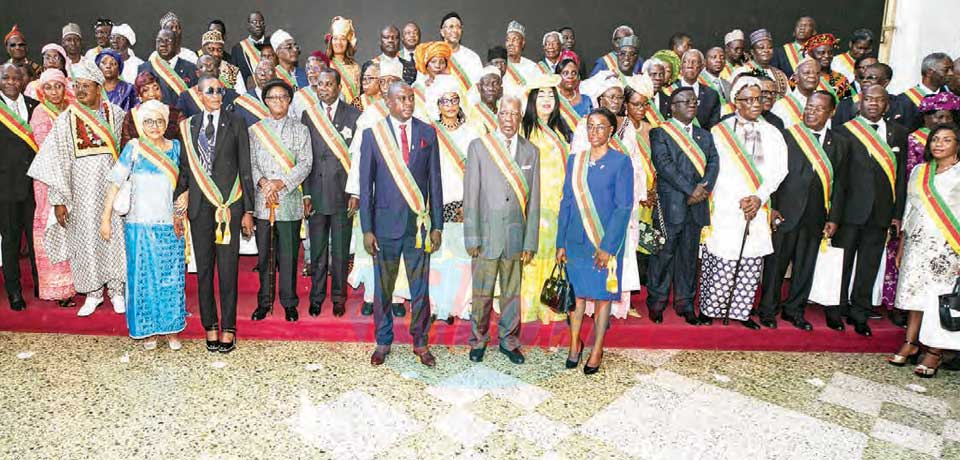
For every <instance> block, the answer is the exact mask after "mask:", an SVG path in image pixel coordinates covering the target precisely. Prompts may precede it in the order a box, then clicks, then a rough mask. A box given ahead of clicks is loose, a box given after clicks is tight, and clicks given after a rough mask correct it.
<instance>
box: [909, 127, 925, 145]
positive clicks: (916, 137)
mask: <svg viewBox="0 0 960 460" xmlns="http://www.w3.org/2000/svg"><path fill="white" fill-rule="evenodd" d="M929 137H930V128H920V129H918V130H916V131H914V132H912V133H910V138H911V139H913V141H914V142H916V143H917V144H919V145H920V146H921V147H926V146H927V138H929Z"/></svg>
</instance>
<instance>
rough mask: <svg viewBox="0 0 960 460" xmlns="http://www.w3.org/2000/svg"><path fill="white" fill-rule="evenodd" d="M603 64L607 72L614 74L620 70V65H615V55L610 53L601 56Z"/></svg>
mask: <svg viewBox="0 0 960 460" xmlns="http://www.w3.org/2000/svg"><path fill="white" fill-rule="evenodd" d="M603 64H604V65H605V66H607V70H609V71H611V72H614V71H616V70H617V69H619V68H620V65H619V64H617V53H615V52H613V51H611V52H609V53H607V54H604V55H603Z"/></svg>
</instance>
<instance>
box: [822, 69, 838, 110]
mask: <svg viewBox="0 0 960 460" xmlns="http://www.w3.org/2000/svg"><path fill="white" fill-rule="evenodd" d="M817 89H820V90H823V91H826V92H828V93H830V95H831V96H833V102H835V103H836V102H840V98H839V97H838V96H837V90H836V89H834V87H833V85H832V84H831V83H830V79H829V78H827V76H826V75H820V83H818V84H817Z"/></svg>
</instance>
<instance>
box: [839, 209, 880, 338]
mask: <svg viewBox="0 0 960 460" xmlns="http://www.w3.org/2000/svg"><path fill="white" fill-rule="evenodd" d="M887 228H888V227H878V226H874V225H849V224H845V225H841V226H840V228H839V229H838V230H837V234H836V235H834V237H833V245H834V246H837V247H841V248H843V278H841V280H840V313H841V314H843V315H847V316H849V317H850V319H851V320H853V321H856V322H858V323H863V322H865V321H866V320H867V314H868V313H869V312H870V310H872V309H873V300H872V297H873V282H874V281H876V279H877V270H879V269H880V259H881V257H883V246H884V245H885V244H886V241H887ZM854 256H856V259H857V266H856V271H857V276H856V278H855V279H854V280H853V290H852V291H849V292H848V286H850V276H851V275H852V274H853V269H854V266H853V259H854Z"/></svg>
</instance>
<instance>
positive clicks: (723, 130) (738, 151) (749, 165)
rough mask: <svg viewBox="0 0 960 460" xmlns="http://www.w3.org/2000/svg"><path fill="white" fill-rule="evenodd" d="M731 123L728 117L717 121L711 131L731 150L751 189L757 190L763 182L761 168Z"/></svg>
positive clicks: (752, 190) (715, 137)
mask: <svg viewBox="0 0 960 460" xmlns="http://www.w3.org/2000/svg"><path fill="white" fill-rule="evenodd" d="M731 124H732V122H731V121H729V119H728V120H727V121H724V122H720V123H717V124H716V126H714V127H713V129H711V130H710V131H711V133H712V134H713V137H714V139H717V140H718V141H719V143H720V144H722V145H724V146H725V147H726V149H727V150H728V151H730V154H731V156H733V159H734V163H735V164H736V165H737V168H738V169H739V170H740V173H741V174H743V178H744V179H746V181H747V184H748V185H749V186H750V191H751V192H756V191H757V189H759V188H760V184H761V183H763V177H762V176H761V175H760V170H758V169H757V166H756V165H755V164H753V159H751V158H750V157H749V156H748V155H747V149H745V148H744V147H743V143H741V142H740V138H738V137H737V134H736V133H735V132H734V131H733V127H732V126H731Z"/></svg>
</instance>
